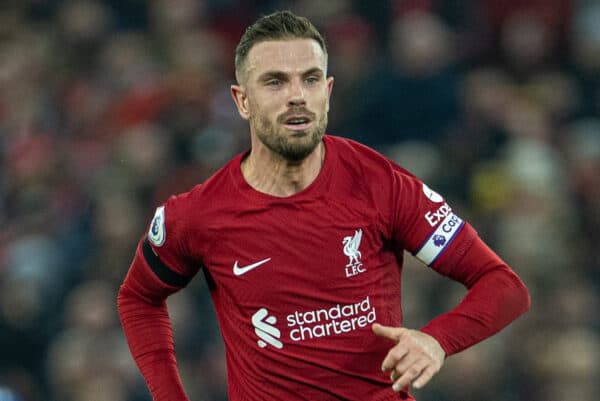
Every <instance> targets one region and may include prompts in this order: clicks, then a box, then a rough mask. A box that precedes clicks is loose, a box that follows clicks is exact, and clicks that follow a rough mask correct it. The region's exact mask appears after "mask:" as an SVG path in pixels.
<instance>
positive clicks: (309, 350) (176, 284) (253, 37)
mask: <svg viewBox="0 0 600 401" xmlns="http://www.w3.org/2000/svg"><path fill="white" fill-rule="evenodd" d="M235 64H236V78H237V82H238V84H237V85H233V86H232V87H231V93H232V96H233V100H234V102H235V104H236V106H237V109H238V111H239V114H240V115H241V116H242V118H244V119H246V120H248V122H249V125H250V136H251V150H249V151H248V152H246V153H244V154H240V155H238V156H237V157H235V158H234V159H233V160H232V161H231V162H229V163H228V164H227V165H226V166H225V167H223V168H222V169H221V170H220V171H218V172H217V173H216V174H215V175H214V176H212V177H211V178H210V179H208V180H207V181H206V182H204V183H203V184H201V185H198V186H196V187H195V188H193V189H192V190H191V191H190V192H188V193H185V194H181V195H178V196H174V197H171V198H170V199H169V200H168V201H167V202H166V203H165V204H164V205H162V206H160V207H159V208H158V209H157V211H156V214H155V216H154V219H153V220H152V222H151V224H150V227H149V231H148V234H147V236H146V237H145V238H144V239H142V241H141V242H140V244H139V246H138V249H137V252H136V255H135V259H134V260H133V263H132V265H131V267H130V270H129V272H128V274H127V277H126V278H125V281H124V283H123V285H122V287H121V289H120V292H119V297H118V305H119V314H120V317H121V321H122V324H123V328H124V331H125V334H126V336H127V340H128V342H129V346H130V349H131V352H132V355H133V357H134V359H135V361H136V362H137V364H138V366H139V368H140V370H141V372H142V374H143V376H144V378H145V380H146V382H147V384H148V387H149V389H150V391H151V393H152V396H153V398H154V400H156V401H163V400H164V401H167V400H168V401H173V400H187V397H186V395H185V392H184V389H183V386H182V384H181V381H180V378H179V374H178V371H177V365H176V359H175V353H174V345H173V339H172V331H171V325H170V322H169V317H168V314H167V308H166V304H165V299H166V298H167V296H169V295H170V294H172V293H173V292H175V291H177V290H179V289H181V288H183V287H184V286H185V285H186V284H187V283H188V282H189V280H190V279H191V278H192V276H194V274H195V273H196V272H197V271H198V270H199V269H203V270H204V273H205V275H206V277H207V280H208V283H209V287H210V291H211V296H212V299H213V302H214V304H215V309H216V312H217V317H218V320H219V325H220V328H221V332H222V335H223V340H224V343H225V348H226V358H227V368H228V391H229V398H230V400H231V401H265V400H371V401H385V400H398V399H404V400H413V398H412V396H411V395H410V394H409V393H408V387H409V386H412V387H414V388H417V389H418V388H421V387H423V386H424V385H425V384H427V382H429V380H430V379H431V377H432V376H433V375H434V374H435V373H436V372H437V371H438V370H439V369H440V367H441V366H442V364H443V362H444V358H445V357H446V356H448V355H451V354H453V353H456V352H459V351H461V350H463V349H465V348H467V347H469V346H471V345H473V344H475V343H477V342H479V341H481V340H483V339H485V338H487V337H489V336H491V335H493V334H494V333H496V332H497V331H499V330H500V329H502V328H503V327H504V326H506V325H507V324H509V323H510V322H511V321H513V320H514V319H516V318H517V317H518V316H519V315H521V314H522V313H524V312H525V311H526V310H527V309H528V307H529V295H528V292H527V289H526V288H525V286H524V285H523V283H522V282H521V281H520V280H519V278H518V277H517V276H516V275H515V274H514V273H513V272H512V271H511V269H510V268H509V267H508V266H507V265H506V264H505V263H504V262H503V261H502V260H500V258H499V257H498V256H496V255H495V254H494V253H493V252H492V251H491V250H490V249H489V248H488V247H487V246H486V245H485V244H484V243H483V242H482V241H481V240H480V239H479V238H478V237H477V234H476V233H475V231H474V230H473V228H472V227H471V226H470V225H469V224H467V223H465V222H463V220H461V218H460V217H458V216H457V215H455V214H454V213H453V212H452V209H451V208H450V206H449V205H448V204H447V203H446V202H445V201H444V199H443V198H442V196H440V195H439V194H437V193H436V192H434V191H432V190H431V189H429V188H428V187H427V186H426V185H425V184H423V183H422V182H421V181H419V180H418V179H417V178H416V177H414V176H413V175H411V174H410V173H408V172H407V171H405V170H404V169H402V168H401V167H399V166H398V165H396V164H394V163H393V162H391V161H389V160H387V159H386V158H384V157H383V156H381V155H380V154H378V153H376V152H375V151H373V150H371V149H369V148H367V147H365V146H362V145H360V144H358V143H356V142H353V141H350V140H346V139H342V138H339V137H334V136H329V135H324V133H325V128H326V125H327V112H328V109H329V97H330V94H331V90H332V87H333V78H331V77H327V52H326V47H325V44H324V41H323V38H322V37H321V35H320V34H319V32H318V31H317V30H316V29H315V28H314V27H313V26H312V25H311V23H310V22H309V21H308V20H306V19H304V18H300V17H297V16H295V15H293V14H291V13H289V12H277V13H274V14H272V15H269V16H266V17H263V18H261V19H259V20H258V21H257V22H256V23H255V24H254V25H252V26H251V27H250V28H248V30H247V31H246V32H245V33H244V35H243V37H242V38H241V41H240V43H239V45H238V47H237V49H236V59H235ZM404 250H408V251H410V252H412V253H413V254H414V255H416V257H417V258H419V259H420V260H421V261H423V262H424V263H425V264H427V265H429V266H431V268H433V269H434V270H436V271H437V272H439V273H441V274H443V275H446V276H448V277H449V278H451V279H453V280H457V281H460V282H461V283H463V284H464V285H465V286H466V287H467V288H468V289H469V291H468V293H467V295H466V297H465V299H464V300H463V301H462V302H461V304H460V305H458V306H457V307H455V308H454V309H452V310H450V311H449V312H447V313H445V314H442V315H440V316H438V317H436V318H435V319H433V320H432V321H431V322H430V323H429V324H427V325H426V326H425V327H423V328H421V329H420V330H411V329H407V328H403V327H402V312H401V309H400V288H401V285H400V279H401V268H402V255H403V251H404Z"/></svg>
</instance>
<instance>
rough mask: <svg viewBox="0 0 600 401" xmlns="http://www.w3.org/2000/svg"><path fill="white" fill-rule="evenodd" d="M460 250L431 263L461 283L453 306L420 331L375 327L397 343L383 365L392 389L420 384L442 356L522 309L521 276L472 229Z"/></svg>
mask: <svg viewBox="0 0 600 401" xmlns="http://www.w3.org/2000/svg"><path fill="white" fill-rule="evenodd" d="M465 230H467V231H468V234H467V233H464V232H463V233H462V235H468V236H469V237H470V238H471V240H469V241H467V242H463V244H465V245H463V246H462V248H463V249H455V250H454V252H448V253H446V254H445V255H444V257H443V258H442V259H441V260H440V261H439V262H436V265H435V266H434V267H435V268H436V270H438V271H439V272H440V273H441V274H443V275H445V276H447V277H450V278H451V279H453V280H456V281H459V282H461V283H463V284H464V285H465V286H466V287H467V288H468V289H469V291H468V293H467V294H466V296H465V298H464V299H463V300H462V302H461V303H460V304H459V305H458V306H456V307H455V308H454V309H452V310H450V311H448V312H446V313H444V314H442V315H440V316H437V317H436V318H435V319H433V320H432V321H430V322H429V323H428V324H427V325H426V326H425V327H423V328H422V329H421V330H420V331H417V330H409V329H405V328H398V327H386V326H381V325H374V327H373V331H374V332H375V334H377V335H379V336H382V337H386V338H388V339H390V340H392V341H394V342H395V343H396V344H395V345H394V346H393V347H392V348H391V349H390V351H389V352H388V355H387V356H386V358H385V359H384V361H383V363H382V370H384V371H391V380H392V382H394V390H396V391H400V390H402V389H403V388H405V387H406V386H408V385H410V384H412V385H413V386H414V387H415V388H421V387H423V386H424V385H425V384H427V382H429V380H430V379H431V378H432V377H433V375H435V373H437V371H439V369H440V368H441V366H442V364H443V361H444V358H445V356H448V355H452V354H455V353H457V352H459V351H462V350H464V349H465V348H468V347H470V346H472V345H474V344H476V343H478V342H480V341H482V340H484V339H486V338H488V337H490V336H492V335H494V334H495V333H497V332H498V331H500V330H501V329H502V328H504V327H505V326H507V325H508V324H509V323H511V322H512V321H513V320H515V319H516V318H518V317H519V316H520V315H522V314H523V313H525V312H526V311H527V310H528V309H529V306H530V298H529V292H528V290H527V288H526V287H525V285H524V284H523V282H522V281H521V280H520V279H519V277H518V276H517V275H516V274H515V273H514V272H513V271H512V270H511V269H510V268H509V267H508V265H507V264H506V263H504V261H502V260H501V259H500V258H499V257H498V256H497V255H496V254H495V253H494V252H493V251H492V250H491V249H490V248H489V247H488V246H487V245H486V244H485V243H484V242H483V241H482V240H481V239H480V238H479V237H478V236H477V235H476V234H475V232H474V231H473V230H472V228H470V227H465Z"/></svg>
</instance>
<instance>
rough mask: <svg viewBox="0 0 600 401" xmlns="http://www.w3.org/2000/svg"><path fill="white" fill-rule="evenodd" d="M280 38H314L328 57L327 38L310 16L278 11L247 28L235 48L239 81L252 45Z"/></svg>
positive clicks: (236, 72) (236, 70) (236, 73)
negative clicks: (324, 37)
mask: <svg viewBox="0 0 600 401" xmlns="http://www.w3.org/2000/svg"><path fill="white" fill-rule="evenodd" d="M278 39H313V40H315V41H316V42H317V43H318V44H319V46H321V49H322V50H323V53H324V54H325V58H327V47H326V46H325V40H324V39H323V36H322V35H321V33H320V32H319V31H318V30H317V28H315V26H314V25H313V24H312V23H311V22H310V21H309V20H308V18H306V17H300V16H297V15H295V14H294V13H292V12H291V11H276V12H274V13H272V14H269V15H265V16H263V17H261V18H259V19H258V20H257V21H256V22H255V23H254V24H252V25H250V26H249V27H248V28H246V31H245V32H244V34H243V35H242V37H241V39H240V42H239V43H238V45H237V47H236V48H235V75H236V78H237V80H238V82H239V81H240V73H241V71H242V70H243V68H244V63H245V61H246V58H247V57H248V53H250V50H251V49H252V47H253V46H254V45H256V44H257V43H260V42H265V41H268V40H278Z"/></svg>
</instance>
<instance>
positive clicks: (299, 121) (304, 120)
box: [283, 115, 312, 131]
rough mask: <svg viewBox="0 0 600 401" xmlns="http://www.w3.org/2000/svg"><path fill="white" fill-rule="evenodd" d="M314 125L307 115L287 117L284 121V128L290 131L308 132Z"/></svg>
mask: <svg viewBox="0 0 600 401" xmlns="http://www.w3.org/2000/svg"><path fill="white" fill-rule="evenodd" d="M311 125H312V120H311V119H310V118H309V117H308V116H305V115H297V116H290V117H287V118H286V119H285V120H284V121H283V126H284V127H286V128H287V129H289V130H290V131H306V130H307V129H308V128H310V126H311Z"/></svg>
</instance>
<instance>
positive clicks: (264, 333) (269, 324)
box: [252, 308, 283, 349]
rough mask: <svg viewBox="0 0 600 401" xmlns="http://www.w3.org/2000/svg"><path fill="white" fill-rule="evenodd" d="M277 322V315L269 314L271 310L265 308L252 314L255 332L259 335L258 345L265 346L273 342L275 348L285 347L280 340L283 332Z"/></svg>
mask: <svg viewBox="0 0 600 401" xmlns="http://www.w3.org/2000/svg"><path fill="white" fill-rule="evenodd" d="M275 323H277V318H276V317H275V316H272V315H271V316H269V311H268V310H266V309H265V308H260V309H259V310H258V311H257V312H256V313H255V314H254V315H252V324H253V325H254V332H255V333H256V335H257V336H258V338H259V340H258V342H257V343H258V346H259V347H261V348H264V347H266V346H267V344H271V345H272V346H273V347H275V348H279V349H281V348H283V344H282V343H281V341H279V338H281V332H280V331H279V329H278V328H277V327H275V326H274V324H275Z"/></svg>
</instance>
